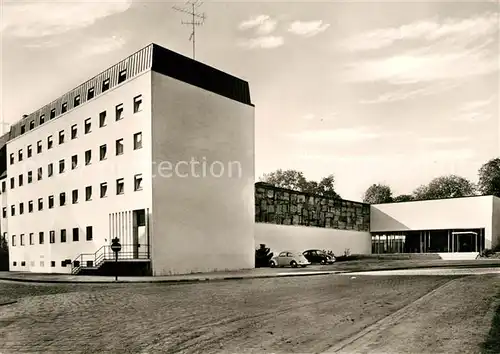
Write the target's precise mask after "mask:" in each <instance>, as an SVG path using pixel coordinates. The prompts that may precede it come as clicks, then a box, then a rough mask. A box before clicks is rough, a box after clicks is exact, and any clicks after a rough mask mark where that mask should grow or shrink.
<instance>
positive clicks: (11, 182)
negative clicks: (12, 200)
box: [10, 177, 15, 189]
mask: <svg viewBox="0 0 500 354" xmlns="http://www.w3.org/2000/svg"><path fill="white" fill-rule="evenodd" d="M14 186H15V181H14V177H11V178H10V189H14Z"/></svg>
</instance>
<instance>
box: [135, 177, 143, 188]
mask: <svg viewBox="0 0 500 354" xmlns="http://www.w3.org/2000/svg"><path fill="white" fill-rule="evenodd" d="M134 191H142V174H138V175H135V176H134Z"/></svg>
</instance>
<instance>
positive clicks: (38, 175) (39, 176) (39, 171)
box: [36, 167, 43, 181]
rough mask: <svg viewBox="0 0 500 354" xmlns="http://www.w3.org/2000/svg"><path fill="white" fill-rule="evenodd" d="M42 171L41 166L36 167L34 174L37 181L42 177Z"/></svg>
mask: <svg viewBox="0 0 500 354" xmlns="http://www.w3.org/2000/svg"><path fill="white" fill-rule="evenodd" d="M42 172H43V171H42V168H41V167H38V170H37V172H36V174H37V181H41V180H42V177H43V176H42V175H43V173H42Z"/></svg>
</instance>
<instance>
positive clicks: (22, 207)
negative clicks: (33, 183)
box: [19, 203, 24, 215]
mask: <svg viewBox="0 0 500 354" xmlns="http://www.w3.org/2000/svg"><path fill="white" fill-rule="evenodd" d="M22 214H24V203H19V215H22Z"/></svg>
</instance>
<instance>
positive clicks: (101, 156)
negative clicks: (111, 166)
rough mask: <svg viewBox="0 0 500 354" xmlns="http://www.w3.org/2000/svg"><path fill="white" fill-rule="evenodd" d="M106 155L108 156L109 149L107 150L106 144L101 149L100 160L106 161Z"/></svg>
mask: <svg viewBox="0 0 500 354" xmlns="http://www.w3.org/2000/svg"><path fill="white" fill-rule="evenodd" d="M106 154H107V149H106V144H104V145H101V146H100V147H99V160H101V161H102V160H106Z"/></svg>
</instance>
